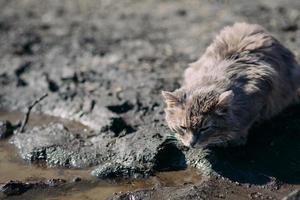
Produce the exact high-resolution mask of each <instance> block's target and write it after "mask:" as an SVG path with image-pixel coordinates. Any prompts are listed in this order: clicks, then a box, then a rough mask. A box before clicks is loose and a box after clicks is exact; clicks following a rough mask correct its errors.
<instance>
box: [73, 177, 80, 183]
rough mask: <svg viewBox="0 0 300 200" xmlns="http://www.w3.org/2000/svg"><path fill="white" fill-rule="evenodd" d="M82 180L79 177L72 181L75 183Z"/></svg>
mask: <svg viewBox="0 0 300 200" xmlns="http://www.w3.org/2000/svg"><path fill="white" fill-rule="evenodd" d="M81 180H82V179H81V178H80V177H78V176H77V177H75V178H73V180H72V181H73V182H80V181H81Z"/></svg>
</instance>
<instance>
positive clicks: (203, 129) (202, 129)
mask: <svg viewBox="0 0 300 200" xmlns="http://www.w3.org/2000/svg"><path fill="white" fill-rule="evenodd" d="M208 129H210V126H207V127H203V128H200V129H199V132H205V131H207V130H208Z"/></svg>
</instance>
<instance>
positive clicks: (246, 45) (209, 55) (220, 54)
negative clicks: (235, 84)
mask: <svg viewBox="0 0 300 200" xmlns="http://www.w3.org/2000/svg"><path fill="white" fill-rule="evenodd" d="M274 42H276V40H275V39H274V38H273V37H272V36H271V35H270V34H269V33H268V32H267V31H266V30H265V29H264V28H263V27H261V26H259V25H257V24H247V23H235V24H234V25H233V26H227V27H225V28H223V29H222V30H221V32H220V33H219V34H218V35H217V36H216V38H215V39H214V41H213V42H212V43H211V45H209V46H208V47H207V49H206V51H205V53H204V54H203V56H201V57H200V59H199V60H197V61H196V62H194V63H191V64H190V66H189V68H187V69H186V71H185V74H184V79H185V83H184V84H185V85H190V84H191V85H193V84H194V82H197V81H200V80H201V79H202V77H203V76H206V77H207V76H211V77H210V79H212V80H215V81H216V80H217V79H220V78H221V77H223V75H224V74H223V73H225V71H226V68H227V67H228V66H230V65H231V63H232V62H233V60H232V57H233V56H234V55H236V54H239V53H241V52H245V51H252V50H255V49H260V48H264V47H268V46H271V45H272V44H273V43H274Z"/></svg>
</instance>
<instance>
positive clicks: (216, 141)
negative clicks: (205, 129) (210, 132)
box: [190, 135, 228, 149]
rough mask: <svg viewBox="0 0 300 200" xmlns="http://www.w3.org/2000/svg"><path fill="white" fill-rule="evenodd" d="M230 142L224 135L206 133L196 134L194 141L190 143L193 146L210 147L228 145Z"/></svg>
mask: <svg viewBox="0 0 300 200" xmlns="http://www.w3.org/2000/svg"><path fill="white" fill-rule="evenodd" d="M227 144H228V139H226V138H224V137H222V136H211V137H209V136H206V135H197V136H194V139H193V141H192V142H191V144H190V147H192V148H201V149H205V148H210V147H219V146H226V145H227Z"/></svg>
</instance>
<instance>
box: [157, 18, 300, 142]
mask: <svg viewBox="0 0 300 200" xmlns="http://www.w3.org/2000/svg"><path fill="white" fill-rule="evenodd" d="M299 81H300V67H299V64H298V63H297V61H296V60H295V57H294V55H293V53H291V52H290V51H289V50H288V49H286V48H285V47H284V46H283V45H281V44H280V43H279V42H278V41H277V40H276V39H275V38H274V37H273V36H272V35H271V34H270V33H268V32H267V31H266V30H265V29H264V28H263V27H261V26H259V25H254V24H246V23H236V24H234V25H233V26H231V27H225V28H224V29H223V30H222V31H221V32H220V34H219V35H218V36H217V37H216V38H215V40H214V41H213V43H212V44H211V45H210V46H209V47H208V48H207V49H206V51H205V53H204V54H203V56H202V57H201V58H200V59H199V60H198V61H196V62H195V63H192V64H190V66H189V67H188V68H187V69H186V70H185V73H184V82H183V85H182V87H181V88H179V89H177V90H176V91H174V92H172V93H170V92H163V96H164V97H165V101H166V103H167V108H166V109H165V111H166V121H167V123H168V125H169V127H170V128H171V129H172V130H174V131H175V132H177V136H178V138H179V139H180V140H181V141H182V142H183V144H185V145H186V146H193V145H195V144H198V145H204V146H206V145H225V144H227V143H228V142H231V143H235V144H242V143H244V142H245V141H246V138H247V135H248V130H249V128H250V127H251V126H252V124H253V123H254V122H256V121H261V120H265V119H269V118H270V117H272V116H274V115H275V114H277V113H278V112H280V111H281V110H283V109H284V108H285V107H286V106H288V105H289V104H290V103H291V102H292V101H293V100H295V98H296V96H297V88H298V87H299ZM171 100H172V103H171ZM222 101H223V102H222ZM224 102H225V103H224ZM203 122H205V123H206V124H203ZM203 126H206V127H204V128H203ZM205 128H206V129H205Z"/></svg>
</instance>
